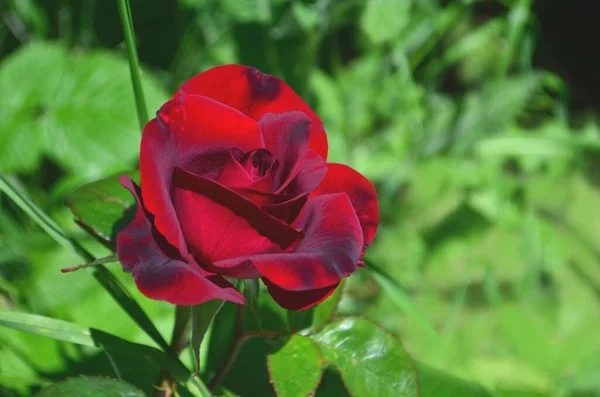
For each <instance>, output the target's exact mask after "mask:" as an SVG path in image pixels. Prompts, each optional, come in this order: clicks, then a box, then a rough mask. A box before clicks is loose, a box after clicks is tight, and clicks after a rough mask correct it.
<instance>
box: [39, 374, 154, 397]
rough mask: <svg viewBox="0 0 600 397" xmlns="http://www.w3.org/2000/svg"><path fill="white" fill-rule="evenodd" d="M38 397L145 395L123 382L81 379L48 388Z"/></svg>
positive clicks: (103, 379) (70, 380)
mask: <svg viewBox="0 0 600 397" xmlns="http://www.w3.org/2000/svg"><path fill="white" fill-rule="evenodd" d="M36 397H144V393H142V391H141V390H139V389H138V388H136V387H135V386H133V385H130V384H129V383H127V382H123V381H121V380H116V379H107V378H96V377H81V378H71V379H67V380H64V381H62V382H59V383H56V384H54V385H52V386H49V387H46V388H44V389H42V390H41V391H40V392H39V393H37V394H36Z"/></svg>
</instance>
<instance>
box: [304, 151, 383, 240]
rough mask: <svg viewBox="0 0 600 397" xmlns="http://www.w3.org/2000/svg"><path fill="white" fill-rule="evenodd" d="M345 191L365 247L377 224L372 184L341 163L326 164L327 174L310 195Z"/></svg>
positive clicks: (376, 209) (374, 193)
mask: <svg viewBox="0 0 600 397" xmlns="http://www.w3.org/2000/svg"><path fill="white" fill-rule="evenodd" d="M332 193H346V194H347V195H348V197H350V201H351V202H352V206H353V207H354V209H355V210H356V214H357V215H358V220H359V221H360V226H361V228H362V230H363V235H364V243H365V248H366V247H367V246H369V245H370V244H371V242H372V241H373V239H374V238H375V233H376V232H377V226H379V206H378V204H377V192H376V191H375V187H374V186H373V184H372V183H371V182H370V181H369V180H368V179H367V178H365V177H364V176H362V175H361V174H360V173H359V172H358V171H355V170H353V169H352V168H350V167H348V166H347V165H343V164H334V163H328V164H327V174H326V175H325V179H323V181H322V182H321V184H320V185H319V187H317V189H316V190H315V191H314V192H312V193H311V195H310V197H317V196H320V195H323V194H332Z"/></svg>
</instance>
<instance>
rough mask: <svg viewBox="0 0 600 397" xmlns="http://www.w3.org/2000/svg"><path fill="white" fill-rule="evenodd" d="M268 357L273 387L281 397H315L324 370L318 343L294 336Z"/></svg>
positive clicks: (283, 341) (283, 342)
mask: <svg viewBox="0 0 600 397" xmlns="http://www.w3.org/2000/svg"><path fill="white" fill-rule="evenodd" d="M280 342H282V343H281V345H280V346H279V347H278V349H276V350H275V351H274V352H272V353H271V354H269V355H268V357H267V365H268V368H269V375H270V378H271V381H272V382H273V387H274V388H275V391H276V392H277V395H279V396H285V397H287V396H289V397H306V396H309V395H312V394H313V393H314V392H315V390H316V388H317V386H318V385H319V381H320V380H321V375H322V374H323V370H324V363H323V357H322V356H321V352H320V350H319V348H318V347H317V345H316V344H315V342H313V341H312V340H310V339H308V338H307V337H304V336H300V335H292V336H291V337H290V338H289V339H284V340H281V341H280Z"/></svg>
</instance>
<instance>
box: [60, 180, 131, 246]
mask: <svg viewBox="0 0 600 397" xmlns="http://www.w3.org/2000/svg"><path fill="white" fill-rule="evenodd" d="M120 175H122V174H119V175H113V176H109V177H107V178H104V179H101V180H99V181H96V182H92V183H89V184H87V185H84V186H82V187H80V188H79V189H77V190H75V191H74V192H72V193H71V194H69V195H68V196H67V197H66V199H65V201H66V203H67V205H68V206H69V208H70V209H71V211H72V212H73V215H75V218H76V222H77V223H78V224H79V225H81V226H82V227H83V228H84V229H85V230H86V231H87V232H88V233H90V234H91V235H93V236H94V237H96V238H97V239H98V240H99V241H100V242H102V243H103V244H104V245H106V246H107V247H109V248H111V249H113V250H114V249H115V247H116V236H117V233H118V232H119V231H120V230H121V229H122V228H124V227H125V226H127V224H128V223H129V222H130V221H131V220H132V219H133V215H134V214H133V212H132V210H131V209H133V208H132V206H134V205H135V200H134V198H133V196H132V195H131V193H129V191H127V189H125V188H124V187H123V186H121V185H120V184H119V176H120ZM125 175H127V176H128V177H130V178H132V179H133V180H134V181H136V182H138V181H139V171H130V172H127V173H125Z"/></svg>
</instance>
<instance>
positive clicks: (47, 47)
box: [0, 0, 600, 397]
mask: <svg viewBox="0 0 600 397" xmlns="http://www.w3.org/2000/svg"><path fill="white" fill-rule="evenodd" d="M591 3H592V2H586V1H574V2H564V1H560V0H556V1H551V0H539V1H533V0H514V1H510V0H502V1H501V0H497V1H476V0H471V1H468V0H446V1H442V0H317V1H314V0H311V1H309V0H220V1H219V0H178V1H176V0H169V1H167V0H132V1H131V5H132V10H133V18H134V25H135V29H136V35H137V41H138V46H139V54H140V58H141V62H142V64H143V67H144V79H145V81H144V84H145V86H144V87H145V93H146V96H147V101H148V105H149V110H150V112H151V113H153V112H154V111H155V110H156V109H158V107H159V106H160V104H161V103H162V102H163V101H165V100H166V99H167V98H168V96H169V95H170V94H171V93H173V92H174V91H175V90H176V89H177V87H178V86H179V84H181V83H182V82H183V81H185V80H186V79H188V78H189V77H191V76H192V75H193V74H195V73H198V72H201V71H203V70H205V69H207V68H209V67H211V66H214V65H217V64H223V63H244V64H248V65H252V66H255V67H257V68H259V69H261V70H262V71H264V72H268V73H271V74H274V75H277V76H278V77H280V78H282V79H284V80H285V81H287V82H288V83H289V84H290V85H292V87H294V89H295V90H296V91H297V92H298V93H299V94H300V95H301V96H303V97H304V98H305V99H306V100H307V102H309V103H310V104H311V105H312V106H313V108H314V109H315V110H316V111H317V113H318V114H319V115H320V116H321V118H322V120H323V122H324V123H325V127H326V130H327V133H328V136H329V147H330V161H335V162H343V163H347V164H349V165H351V166H352V167H354V168H356V169H358V170H360V171H361V172H362V173H363V174H365V175H366V176H367V177H369V178H370V179H371V180H373V181H374V182H375V183H376V186H377V189H378V192H379V199H380V207H381V226H380V229H379V232H378V237H377V238H376V240H375V243H374V244H373V246H372V248H371V249H370V251H369V258H370V261H371V262H372V263H373V264H375V265H376V267H377V268H378V269H379V270H380V271H379V272H378V273H372V272H369V271H367V270H361V271H359V272H358V274H356V275H354V276H353V277H351V278H350V280H349V281H350V282H349V283H348V285H347V289H346V295H345V297H344V299H343V301H342V304H341V307H340V312H341V314H360V315H365V316H367V317H369V318H372V319H374V320H376V321H377V322H379V323H380V324H381V325H383V326H385V327H386V328H388V329H389V330H390V331H392V332H393V333H394V334H396V335H398V336H399V337H400V338H401V340H402V341H403V343H404V346H405V348H406V350H407V351H408V352H409V353H411V354H412V355H413V357H415V358H416V359H418V360H420V361H421V362H425V363H427V364H430V365H432V366H434V367H438V368H442V369H445V370H446V371H448V372H451V373H453V374H455V375H457V376H459V377H463V378H465V379H470V380H475V381H477V382H480V383H481V384H483V385H485V386H487V387H488V388H489V389H490V390H492V391H494V392H495V394H496V395H497V396H502V397H504V396H506V397H509V396H510V397H512V396H514V397H517V396H519V397H525V396H557V397H558V396H582V397H583V396H600V129H599V127H598V123H597V111H598V110H599V109H600V106H599V103H600V101H599V100H598V99H599V92H600V80H599V78H598V76H599V73H598V70H599V66H600V56H599V54H598V48H597V45H596V44H597V43H596V44H594V40H593V39H594V33H595V34H596V36H595V37H596V38H597V37H598V29H597V23H596V21H595V20H594V17H593V15H594V13H593V11H592V8H593V7H592V6H591ZM0 16H1V18H0V171H1V172H3V173H8V174H12V175H14V176H15V177H16V178H18V180H19V181H20V183H21V184H22V186H23V187H24V188H25V189H27V191H28V192H29V194H30V195H31V196H32V198H33V199H34V200H35V201H36V202H37V203H39V204H40V206H41V207H42V208H43V209H44V210H45V211H47V212H48V213H49V214H51V216H52V217H53V218H54V219H55V220H57V222H59V224H60V225H61V226H63V227H64V228H66V229H67V230H69V231H70V232H71V233H73V235H76V236H78V237H79V238H80V239H82V241H84V242H85V245H86V246H88V247H89V248H90V249H91V250H92V251H93V252H95V253H97V254H98V255H103V254H106V253H107V252H106V251H104V250H103V248H101V247H99V246H98V245H97V244H95V243H94V242H93V241H92V240H91V239H90V238H89V237H86V235H85V233H84V232H83V231H81V230H80V229H79V228H78V227H77V226H76V225H75V224H74V223H73V219H72V215H71V214H70V212H69V210H68V208H66V207H65V205H64V197H65V195H66V194H68V193H69V192H71V191H72V190H74V189H75V188H77V187H78V186H80V185H82V184H84V183H86V182H91V181H94V180H96V179H99V178H101V177H104V176H107V175H111V174H114V173H117V172H121V171H124V170H129V169H133V168H134V167H135V166H136V161H137V155H138V145H139V128H138V125H137V119H136V113H135V106H134V102H133V95H132V90H131V85H130V80H129V71H128V65H127V58H126V52H125V48H124V43H123V37H122V29H121V25H120V22H119V17H118V12H117V5H116V1H112V0H86V1H83V0H79V1H78V0H37V1H36V0H8V1H7V0H0ZM594 46H596V48H595V47H594ZM594 51H595V53H594ZM75 263H79V259H78V258H77V257H76V256H74V255H73V254H71V253H70V252H69V251H67V250H65V249H63V248H61V247H60V246H57V245H56V244H55V243H54V242H53V241H52V240H51V239H50V238H49V237H47V236H46V235H45V234H44V233H43V232H42V231H41V230H40V229H39V228H38V227H36V226H35V225H34V224H33V223H32V221H30V220H29V219H28V218H27V217H26V216H25V215H24V214H23V213H22V212H21V211H20V210H19V209H18V208H17V207H16V206H15V205H14V204H12V203H11V202H10V200H8V198H6V197H5V196H0V308H2V310H19V311H26V312H31V313H37V314H42V315H47V316H51V317H55V318H61V319H65V320H69V321H74V322H77V323H80V324H83V325H86V326H93V327H97V328H100V329H102V330H105V331H108V332H111V333H114V334H116V335H119V336H122V337H124V338H126V339H129V340H135V341H138V342H144V343H150V341H149V340H148V338H147V337H146V336H144V335H143V334H142V332H141V331H139V330H138V329H137V328H136V326H135V324H134V323H133V322H132V321H131V320H130V319H129V318H128V317H127V316H126V315H125V314H124V313H123V312H122V311H121V310H120V308H119V307H118V306H117V304H116V303H115V302H114V301H113V300H112V298H111V297H110V296H108V294H107V293H106V292H105V291H104V290H102V289H101V287H100V286H99V285H97V284H96V283H95V282H94V281H93V280H92V278H91V277H90V275H89V274H86V273H85V272H84V271H81V272H76V273H73V274H68V275H62V274H61V273H60V272H59V269H60V268H61V267H65V266H68V265H71V264H75ZM112 266H113V268H114V269H115V270H116V273H118V274H119V277H120V278H121V279H122V280H123V281H124V282H125V283H126V284H127V285H128V286H129V289H130V291H132V293H134V295H135V296H136V298H138V300H139V301H140V302H141V303H142V305H143V307H144V308H145V309H146V310H147V311H148V312H149V313H150V314H151V317H152V318H153V319H154V320H155V321H156V323H157V325H158V327H159V329H160V330H161V331H162V332H163V334H164V335H165V337H168V336H169V334H170V328H171V326H172V315H173V308H172V307H170V306H169V305H168V304H166V303H163V302H154V301H150V300H148V299H145V298H143V297H142V296H141V295H140V294H139V293H138V292H137V291H136V290H135V287H134V286H133V284H132V282H131V280H130V277H129V276H128V275H125V274H123V273H122V272H121V271H120V270H118V267H119V266H118V265H116V264H115V265H112ZM144 366H145V364H144V363H138V364H136V368H129V369H128V370H130V371H132V374H133V373H134V372H135V371H140V370H143V369H144ZM148 371H152V369H148ZM80 373H87V374H106V375H111V374H112V373H111V370H110V365H109V361H108V358H107V357H106V356H103V355H90V354H89V352H87V351H85V350H82V349H79V348H75V347H73V346H70V345H66V344H62V343H58V342H54V341H51V340H48V339H44V338H42V337H37V336H31V335H25V334H21V333H18V332H16V331H11V330H6V329H0V395H1V396H13V395H14V396H21V395H28V394H30V393H31V391H33V390H35V389H36V388H39V387H40V386H41V385H45V384H47V383H49V382H51V381H53V380H57V379H62V378H64V377H65V376H67V375H74V374H80ZM124 375H126V374H124ZM134 375H135V374H134ZM134 375H132V376H134Z"/></svg>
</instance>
